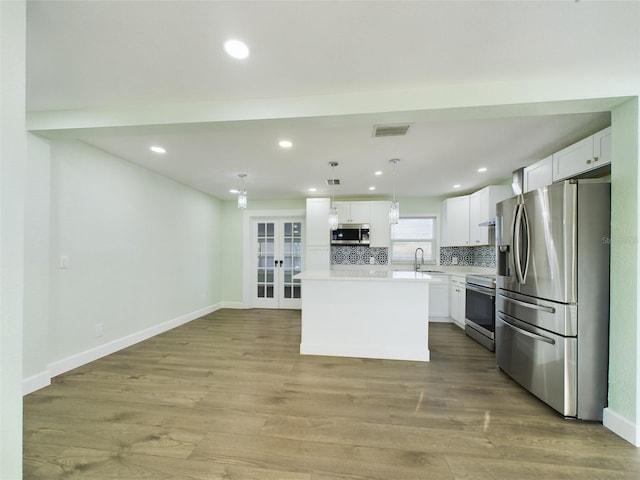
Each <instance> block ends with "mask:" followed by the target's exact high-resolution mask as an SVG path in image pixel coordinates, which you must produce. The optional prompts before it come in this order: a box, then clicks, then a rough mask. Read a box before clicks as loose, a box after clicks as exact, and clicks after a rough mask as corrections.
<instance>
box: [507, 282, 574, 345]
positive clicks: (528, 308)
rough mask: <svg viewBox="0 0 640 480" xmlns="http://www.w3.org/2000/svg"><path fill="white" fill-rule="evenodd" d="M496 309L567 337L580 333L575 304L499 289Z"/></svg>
mask: <svg viewBox="0 0 640 480" xmlns="http://www.w3.org/2000/svg"><path fill="white" fill-rule="evenodd" d="M496 310H497V311H498V312H501V313H504V314H506V315H509V316H510V317H514V318H517V319H519V320H522V321H524V322H526V323H529V324H531V325H533V326H535V327H539V328H543V329H545V330H548V331H550V332H554V333H557V334H559V335H562V336H565V337H575V336H576V335H577V334H578V309H577V307H576V306H575V305H566V304H563V303H555V302H550V301H547V300H542V299H540V298H533V297H529V296H526V295H520V294H518V293H515V292H508V291H505V290H498V294H497V295H496Z"/></svg>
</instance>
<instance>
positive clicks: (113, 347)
mask: <svg viewBox="0 0 640 480" xmlns="http://www.w3.org/2000/svg"><path fill="white" fill-rule="evenodd" d="M220 308H222V306H221V304H220V303H217V304H215V305H210V306H208V307H205V308H202V309H200V310H196V311H195V312H191V313H187V314H185V315H182V316H180V317H177V318H174V319H172V320H168V321H166V322H164V323H161V324H159V325H154V326H153V327H149V328H146V329H144V330H141V331H139V332H136V333H133V334H131V335H127V336H126V337H122V338H118V339H116V340H113V341H111V342H107V343H105V344H103V345H99V346H97V347H94V348H91V349H89V350H85V351H84V352H80V353H77V354H75V355H71V356H70V357H67V358H63V359H62V360H58V361H56V362H52V363H50V364H49V365H47V367H48V370H46V371H45V372H42V373H40V374H38V375H35V376H33V377H29V378H26V379H24V380H23V381H22V390H23V394H25V395H26V393H31V392H34V391H36V390H38V389H40V388H43V387H46V386H47V385H49V384H50V383H51V378H52V377H55V376H56V375H60V374H61V373H65V372H68V371H69V370H73V369H74V368H78V367H81V366H82V365H86V364H87V363H89V362H93V361H94V360H97V359H99V358H102V357H105V356H107V355H111V354H112V353H115V352H117V351H118V350H122V349H123V348H127V347H130V346H131V345H135V344H136V343H140V342H142V341H143V340H147V339H149V338H151V337H155V336H156V335H159V334H161V333H164V332H167V331H169V330H171V329H173V328H176V327H179V326H180V325H184V324H185V323H189V322H191V321H192V320H195V319H196V318H200V317H202V316H204V315H208V314H209V313H213V312H215V311H217V310H220ZM46 377H48V378H46Z"/></svg>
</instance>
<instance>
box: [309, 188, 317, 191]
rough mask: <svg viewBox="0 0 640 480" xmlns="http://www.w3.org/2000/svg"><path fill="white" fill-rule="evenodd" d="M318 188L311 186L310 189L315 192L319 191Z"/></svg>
mask: <svg viewBox="0 0 640 480" xmlns="http://www.w3.org/2000/svg"><path fill="white" fill-rule="evenodd" d="M317 190H318V189H317V188H316V187H311V188H310V189H309V191H310V192H315V191H317Z"/></svg>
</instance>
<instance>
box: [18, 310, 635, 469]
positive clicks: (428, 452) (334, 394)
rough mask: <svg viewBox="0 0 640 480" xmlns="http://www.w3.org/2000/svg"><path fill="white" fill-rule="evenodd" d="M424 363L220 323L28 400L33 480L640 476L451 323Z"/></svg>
mask: <svg viewBox="0 0 640 480" xmlns="http://www.w3.org/2000/svg"><path fill="white" fill-rule="evenodd" d="M429 343H430V349H431V358H432V361H431V362H429V363H420V362H406V361H383V360H364V359H353V358H334V357H316V356H300V355H299V353H298V352H299V345H300V313H299V312H298V311H289V310H284V311H283V310H280V311H271V310H220V311H218V312H215V313H213V314H211V315H208V316H205V317H203V318H200V319H198V320H196V321H193V322H191V323H189V324H187V325H184V326H182V327H179V328H177V329H174V330H172V331H170V332H167V333H165V334H163V335H159V336H157V337H154V338H152V339H150V340H147V341H145V342H142V343H140V344H138V345H135V346H133V347H131V348H128V349H126V350H123V351H121V352H118V353H116V354H113V355H110V356H108V357H105V358H103V359H100V360H98V361H96V362H93V363H91V364H88V365H85V366H83V367H81V368H78V369H76V370H73V371H71V372H69V373H67V374H64V375H61V376H59V377H56V378H55V379H54V381H53V384H52V385H51V386H49V387H47V388H45V389H42V390H40V391H38V392H35V393H33V394H30V395H28V396H26V397H25V399H24V415H25V418H24V427H25V431H24V478H25V479H34V480H35V479H47V480H53V479H88V480H96V479H131V480H137V479H153V480H170V479H176V480H177V479H181V480H184V479H207V480H211V479H225V480H236V479H242V480H254V479H255V480H257V479H260V480H275V479H278V480H364V479H372V480H373V479H375V480H391V479H394V480H411V479H431V480H452V479H455V480H485V479H486V480H489V479H491V480H502V479H509V480H514V479H523V480H527V479H535V480H544V479H629V480H631V479H633V480H638V479H640V449H636V448H635V447H633V446H631V445H630V444H628V443H627V442H625V441H624V440H622V439H620V438H619V437H617V436H616V435H614V434H613V433H611V432H610V431H608V430H607V429H605V428H604V427H602V425H599V424H594V423H581V422H575V421H566V420H563V419H561V418H560V417H559V416H557V415H556V414H555V412H553V411H552V410H550V409H549V408H548V407H546V406H545V405H544V404H542V403H541V402H539V401H538V400H537V399H535V398H534V397H532V396H531V395H529V394H528V393H527V392H526V391H524V390H523V389H521V388H520V387H519V386H517V385H516V384H514V383H513V382H512V381H511V380H510V379H509V378H508V377H507V376H506V375H504V374H503V373H501V372H500V371H499V370H497V369H496V366H495V360H494V357H493V354H491V353H490V352H488V351H487V350H485V349H483V348H482V347H481V346H480V345H478V344H477V343H475V342H474V341H473V340H470V339H469V338H467V337H465V335H464V333H463V331H462V330H460V329H459V328H458V327H456V326H454V325H452V324H442V323H436V324H431V325H430V342H429Z"/></svg>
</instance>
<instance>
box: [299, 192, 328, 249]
mask: <svg viewBox="0 0 640 480" xmlns="http://www.w3.org/2000/svg"><path fill="white" fill-rule="evenodd" d="M330 205H331V200H330V199H329V198H307V224H306V228H305V230H306V237H305V238H306V246H308V247H329V240H330V230H329V207H330Z"/></svg>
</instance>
